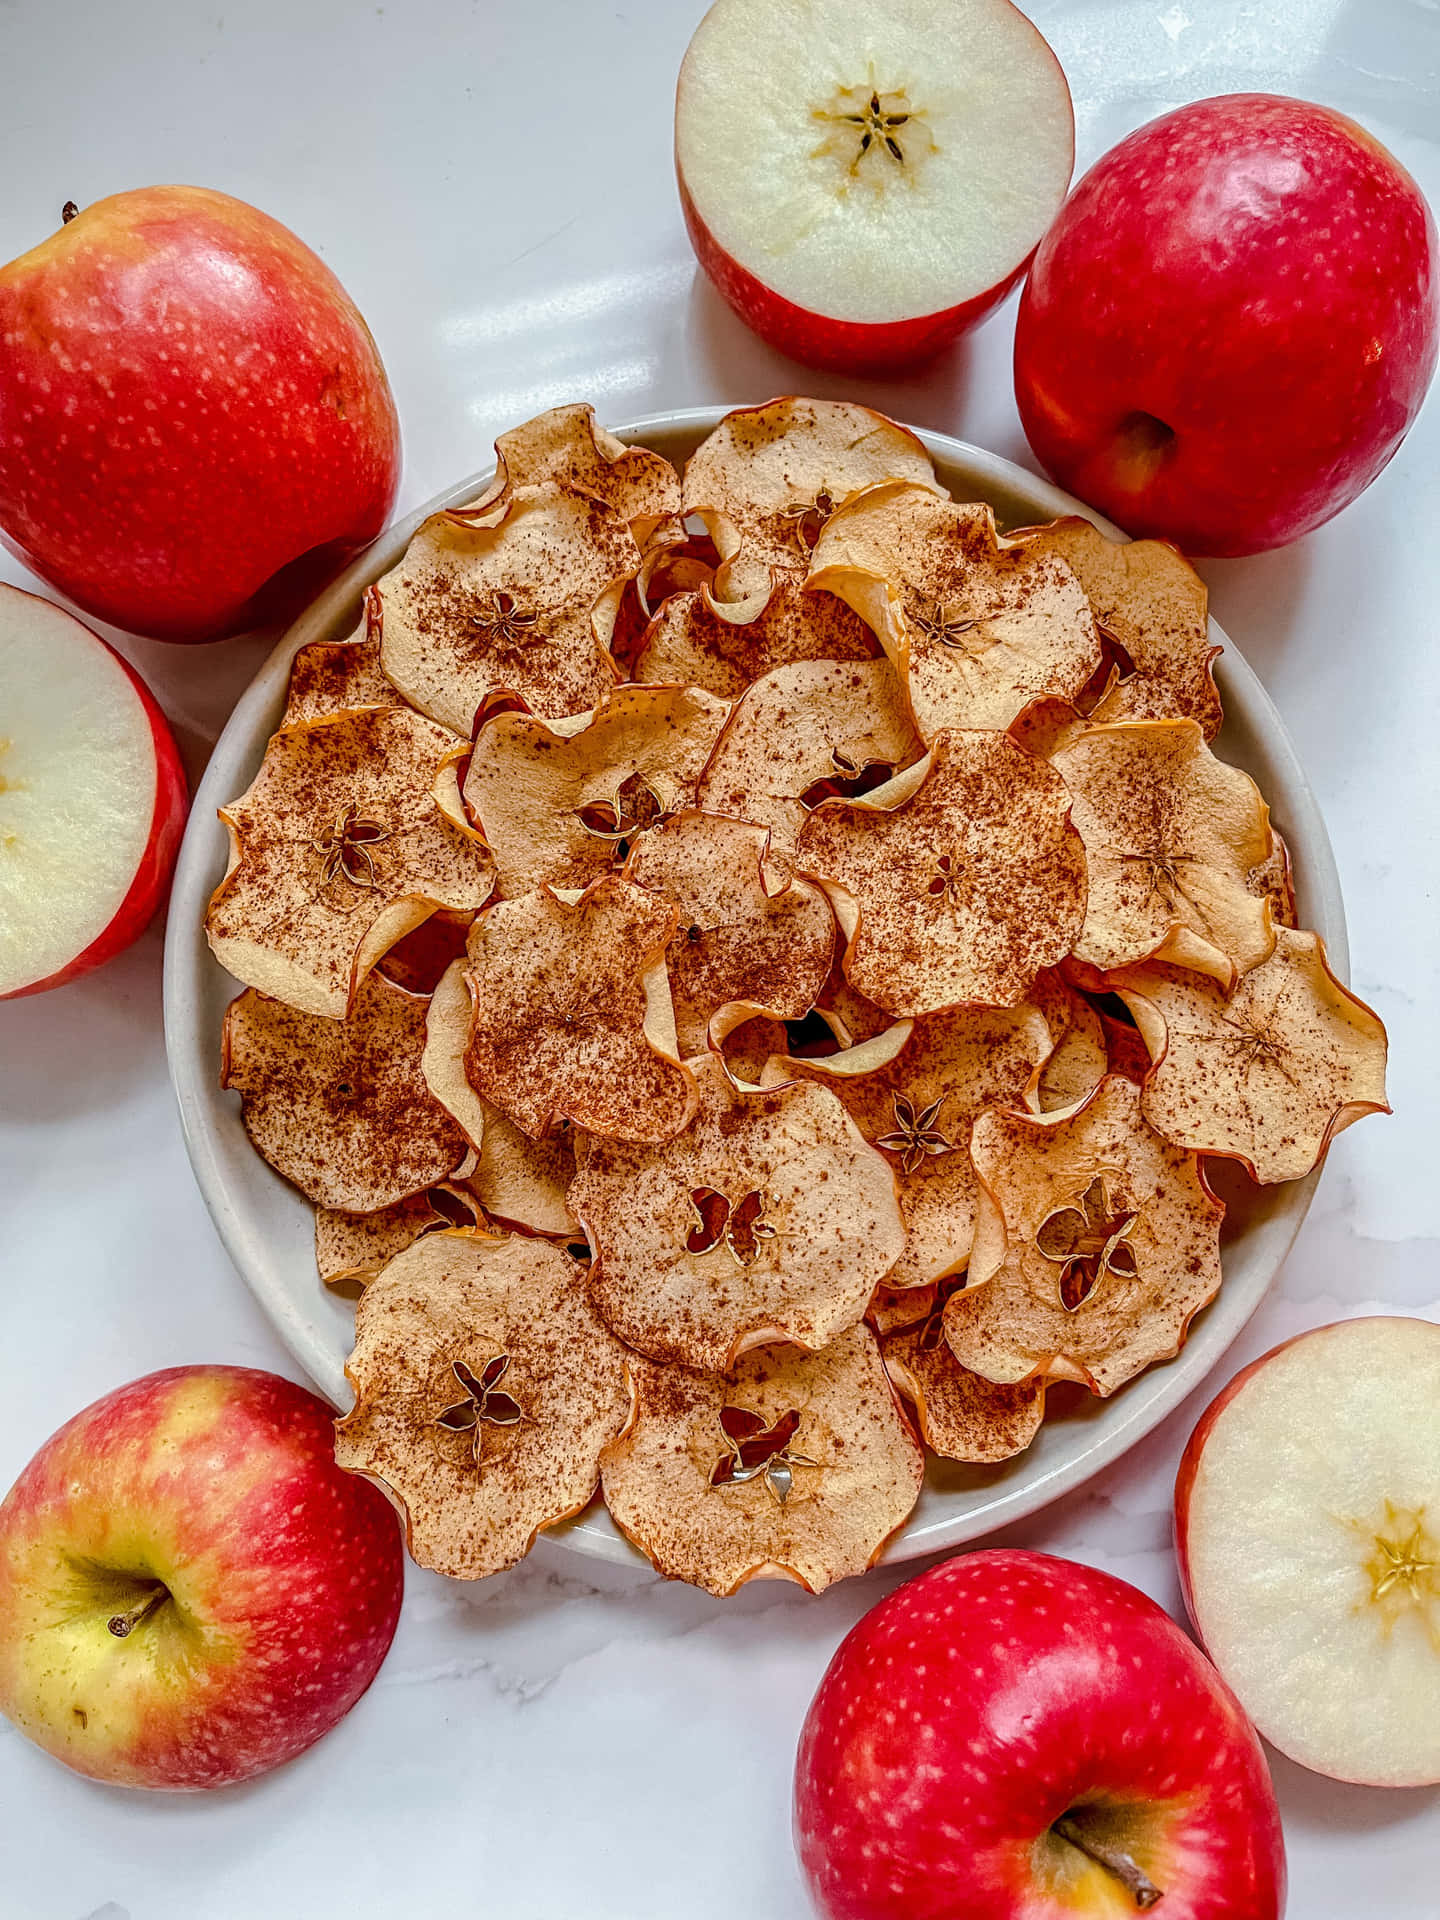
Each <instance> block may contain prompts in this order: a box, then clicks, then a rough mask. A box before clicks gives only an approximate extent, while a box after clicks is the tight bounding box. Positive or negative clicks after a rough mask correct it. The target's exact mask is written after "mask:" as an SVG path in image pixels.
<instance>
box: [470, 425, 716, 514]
mask: <svg viewBox="0 0 1440 1920" xmlns="http://www.w3.org/2000/svg"><path fill="white" fill-rule="evenodd" d="M546 480H553V481H558V482H559V484H560V485H562V486H565V487H569V488H571V489H572V490H573V491H574V492H577V493H589V494H593V495H594V496H595V498H596V499H597V500H603V501H604V502H605V504H606V506H607V507H610V508H612V509H613V511H614V512H615V513H617V514H618V515H619V516H620V518H621V519H622V520H626V521H628V522H629V523H630V531H631V532H632V533H633V534H634V536H635V539H636V540H637V541H638V543H639V544H640V545H641V546H642V547H643V546H644V544H645V542H646V541H647V540H648V539H649V538H650V536H651V534H652V533H653V532H654V530H655V528H656V526H657V525H658V524H659V522H660V521H662V520H665V519H667V518H669V517H670V516H671V515H673V514H675V513H677V512H678V511H679V508H680V476H679V474H678V473H677V472H676V471H675V469H674V467H672V466H671V464H670V462H669V461H668V460H667V459H666V458H665V457H664V455H663V454H659V453H652V452H651V451H650V449H649V448H648V447H630V446H627V445H626V444H625V442H624V441H623V440H617V439H616V437H615V435H614V434H613V433H607V432H606V431H605V429H604V427H602V426H600V425H599V424H598V423H597V421H596V419H595V409H594V408H593V407H591V406H586V405H584V404H583V403H580V404H576V405H573V406H568V407H551V408H550V409H549V411H548V412H546V413H538V414H536V416H535V418H534V419H533V420H526V421H524V422H523V423H522V424H521V425H520V426H518V427H511V429H510V431H509V432H508V433H502V434H501V435H500V437H499V439H498V440H497V441H496V442H495V478H494V480H493V481H492V482H491V484H490V486H489V487H488V488H487V489H486V491H485V493H484V494H483V495H482V496H481V498H480V499H479V500H477V501H476V502H475V503H474V505H473V506H472V507H465V508H462V509H461V512H462V514H463V515H465V516H467V517H468V516H470V515H472V514H476V513H483V512H484V511H485V510H486V509H487V508H489V507H491V506H493V505H494V504H495V503H496V502H497V501H499V500H502V499H508V498H509V497H510V495H511V494H513V493H514V492H515V490H516V488H517V487H535V486H539V485H540V484H541V483H542V482H543V481H546Z"/></svg>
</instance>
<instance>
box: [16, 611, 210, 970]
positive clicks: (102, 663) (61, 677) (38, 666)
mask: <svg viewBox="0 0 1440 1920" xmlns="http://www.w3.org/2000/svg"><path fill="white" fill-rule="evenodd" d="M0 686H3V687H4V689H5V735H4V738H3V739H0V847H3V849H4V854H5V857H4V860H3V862H0V1000H10V999H18V998H19V997H20V996H21V995H24V994H29V993H43V992H45V991H46V990H47V989H48V988H50V987H60V986H64V985H65V983H66V982H67V981H69V980H74V979H76V978H77V977H78V976H79V975H80V974H82V973H89V972H90V970H91V969H92V968H94V967H98V966H102V965H103V964H104V963H105V962H106V961H107V960H111V959H113V958H114V957H115V955H116V954H117V953H119V952H121V951H122V949H124V948H125V947H128V946H129V945H130V943H131V941H132V940H136V939H138V938H139V936H140V935H141V934H142V933H143V932H144V931H145V928H146V927H147V926H148V925H149V923H150V921H151V920H152V919H153V918H154V915H155V913H156V911H157V910H158V908H159V906H160V902H161V901H162V900H163V899H164V897H165V892H166V889H167V888H168V886H169V884H170V875H171V872H172V870H173V868H174V865H175V856H176V854H177V853H178V852H179V850H180V837H181V835H182V833H183V832H184V830H185V814H186V810H187V808H188V806H189V793H188V790H187V788H186V784H185V769H184V767H183V766H182V765H181V763H180V754H179V751H178V749H177V748H176V745H175V740H174V736H173V735H172V734H171V732H170V729H169V727H168V725H167V724H166V721H165V716H164V714H163V713H162V712H161V711H160V708H159V707H158V706H157V704H156V702H155V698H154V696H153V694H152V693H151V692H150V689H149V688H148V687H147V686H146V685H145V683H144V681H143V680H142V679H141V678H140V676H139V674H138V673H136V671H135V669H134V668H133V667H132V666H131V665H130V663H129V662H128V661H127V660H123V659H122V658H121V657H120V655H119V654H118V653H116V651H115V649H114V648H113V647H111V646H108V645H107V644H106V642H105V641H103V640H102V639H101V638H100V636H99V634H98V633H92V632H91V631H90V629H89V627H87V626H84V625H82V624H81V622H80V621H78V620H76V619H75V618H74V617H73V615H71V614H68V613H66V612H65V611H64V610H63V608H60V607H57V606H53V605H52V604H51V602H50V601H48V600H42V599H40V598H39V596H38V595H37V594H33V593H22V592H21V591H20V589H19V588H18V587H11V586H6V585H4V584H3V583H0Z"/></svg>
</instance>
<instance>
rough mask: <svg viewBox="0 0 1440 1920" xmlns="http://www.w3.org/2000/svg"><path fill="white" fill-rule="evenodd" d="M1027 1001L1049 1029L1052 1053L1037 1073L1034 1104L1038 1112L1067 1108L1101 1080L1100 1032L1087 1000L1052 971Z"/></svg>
mask: <svg viewBox="0 0 1440 1920" xmlns="http://www.w3.org/2000/svg"><path fill="white" fill-rule="evenodd" d="M1030 997H1031V999H1032V1000H1033V1001H1034V1002H1035V1004H1036V1006H1038V1007H1039V1009H1040V1011H1041V1012H1042V1013H1043V1014H1044V1016H1045V1020H1046V1023H1047V1024H1048V1026H1049V1028H1050V1041H1051V1047H1052V1051H1051V1053H1050V1057H1049V1058H1048V1059H1047V1060H1046V1062H1045V1064H1044V1066H1043V1067H1042V1068H1041V1069H1040V1080H1039V1083H1038V1085H1037V1086H1036V1089H1035V1102H1034V1104H1035V1105H1036V1106H1037V1107H1038V1110H1039V1112H1041V1113H1053V1112H1054V1111H1055V1109H1056V1108H1057V1107H1072V1106H1074V1104H1075V1102H1076V1101H1077V1100H1083V1099H1084V1098H1085V1095H1086V1094H1087V1093H1092V1092H1093V1091H1094V1090H1095V1088H1096V1087H1098V1086H1099V1084H1100V1082H1101V1081H1102V1080H1103V1079H1104V1078H1105V1072H1106V1064H1107V1056H1106V1051H1105V1030H1104V1028H1103V1027H1102V1026H1101V1023H1100V1016H1099V1014H1098V1013H1097V1012H1096V1011H1095V1009H1094V1007H1092V1006H1091V1004H1090V1002H1089V1001H1088V1000H1086V999H1084V998H1082V996H1081V995H1080V994H1078V993H1077V992H1076V991H1075V989H1074V988H1073V987H1072V986H1071V985H1070V984H1069V982H1068V981H1067V980H1065V979H1064V978H1063V976H1062V975H1061V974H1059V973H1056V972H1050V973H1042V974H1041V975H1040V977H1039V979H1038V980H1037V981H1036V982H1035V984H1034V986H1033V987H1032V988H1031V989H1030Z"/></svg>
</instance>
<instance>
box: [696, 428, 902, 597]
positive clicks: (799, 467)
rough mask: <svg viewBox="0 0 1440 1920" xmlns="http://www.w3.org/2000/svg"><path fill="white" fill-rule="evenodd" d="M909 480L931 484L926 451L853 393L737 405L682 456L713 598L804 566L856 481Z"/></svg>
mask: <svg viewBox="0 0 1440 1920" xmlns="http://www.w3.org/2000/svg"><path fill="white" fill-rule="evenodd" d="M877 480H911V481H915V482H917V483H918V484H919V485H920V486H922V487H927V488H936V490H937V491H938V486H937V483H936V480H935V469H934V467H933V466H932V465H931V461H930V456H929V454H928V453H926V451H925V449H924V447H922V446H921V444H920V442H919V441H918V440H917V439H916V438H915V435H914V434H913V433H910V432H908V431H907V430H906V429H905V428H904V427H897V426H896V424H895V422H894V421H893V420H887V419H886V417H885V415H884V414H883V413H875V412H873V411H872V410H871V408H869V407H862V406H858V405H856V404H855V402H853V401H850V400H800V399H793V398H789V399H782V400H771V401H769V402H768V403H767V404H766V405H765V406H763V407H737V408H736V410H735V411H734V412H733V413H728V414H726V416H725V418H724V419H723V420H722V421H721V422H720V425H719V426H718V427H716V429H715V431H714V432H713V433H712V434H711V435H710V436H709V438H708V439H707V440H704V441H702V442H701V444H700V445H699V446H698V447H697V448H696V449H695V451H694V453H692V454H691V456H690V458H689V460H688V461H687V462H686V463H685V481H684V487H683V491H682V508H683V511H684V512H685V513H686V514H694V515H698V517H699V518H700V519H701V520H702V521H703V522H704V524H705V528H706V531H707V532H708V533H709V534H710V537H711V539H712V540H713V541H714V542H715V547H716V551H717V552H718V554H719V556H720V562H721V564H720V568H719V571H718V572H717V573H716V576H715V586H714V593H715V598H716V599H717V600H747V599H750V598H752V597H755V596H763V595H764V594H767V593H768V592H769V591H770V588H771V585H772V583H773V581H774V579H775V578H776V577H777V576H778V575H780V574H784V573H791V574H796V575H799V576H802V577H803V575H804V574H805V572H806V571H807V569H808V568H809V565H810V553H811V549H812V548H813V547H814V545H815V542H816V540H817V539H818V538H819V534H820V529H821V527H822V526H823V525H824V524H825V519H826V516H827V515H828V514H830V513H832V512H833V511H834V509H835V508H836V507H838V506H839V505H840V503H841V502H842V501H843V500H844V499H846V498H847V497H848V496H849V495H850V494H852V493H854V492H856V491H857V489H859V488H860V487H868V486H871V485H873V483H874V482H875V481H877ZM757 604H758V600H757Z"/></svg>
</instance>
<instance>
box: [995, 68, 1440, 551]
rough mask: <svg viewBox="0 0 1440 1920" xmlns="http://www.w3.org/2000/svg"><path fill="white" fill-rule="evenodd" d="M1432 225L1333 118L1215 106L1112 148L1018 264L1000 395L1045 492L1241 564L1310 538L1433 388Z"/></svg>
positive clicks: (1273, 107) (1414, 193)
mask: <svg viewBox="0 0 1440 1920" xmlns="http://www.w3.org/2000/svg"><path fill="white" fill-rule="evenodd" d="M1437 296H1440V261H1437V242H1436V232H1435V222H1434V220H1433V219H1432V218H1431V215H1430V210H1429V208H1428V207H1427V206H1426V204H1425V200H1424V196H1423V195H1422V194H1421V192H1420V189H1419V188H1418V187H1417V186H1416V184H1415V182H1414V181H1413V180H1412V179H1411V178H1410V176H1409V174H1408V173H1406V171H1405V169H1404V168H1403V167H1402V166H1401V165H1400V164H1399V162H1398V161H1396V160H1395V159H1394V158H1393V156H1392V155H1390V154H1389V153H1387V152H1386V151H1385V149H1384V147H1382V146H1381V145H1380V143H1379V142H1378V141H1377V140H1375V139H1373V138H1372V137H1371V136H1370V135H1369V134H1368V133H1367V132H1366V131H1365V129H1364V128H1363V127H1359V126H1356V124H1355V123H1354V121H1353V120H1347V119H1346V118H1345V116H1344V115H1343V114H1340V113H1335V112H1333V111H1332V110H1331V109H1330V108H1329V107H1317V106H1312V105H1310V104H1309V103H1308V102H1306V101H1303V100H1285V99H1279V98H1276V97H1275V96H1273V95H1269V94H1257V93H1246V94H1227V95H1225V96H1223V97H1222V98H1220V99H1216V100H1201V101H1197V102H1196V103H1195V105H1193V106H1188V107H1181V108H1180V109H1179V110H1178V111H1177V112H1175V113H1167V114H1165V115H1163V116H1162V117H1161V118H1160V119H1158V120H1152V121H1151V122H1150V124H1149V125H1148V126H1145V127H1141V128H1140V130H1139V132H1138V133H1132V134H1131V135H1130V137H1129V139H1128V140H1122V141H1121V142H1120V144H1119V146H1118V147H1115V148H1114V149H1113V150H1112V151H1111V152H1110V153H1107V154H1106V155H1105V157H1104V158H1103V159H1102V160H1100V161H1098V162H1097V163H1096V165H1095V166H1093V167H1092V168H1091V169H1090V171H1089V173H1087V174H1086V175H1085V177H1084V179H1083V180H1082V181H1081V182H1080V184H1079V186H1078V187H1076V189H1075V191H1074V193H1072V194H1071V196H1070V199H1069V201H1068V202H1067V204H1066V207H1065V210H1064V212H1063V213H1062V214H1061V216H1060V218H1059V219H1058V220H1057V221H1056V222H1055V225H1054V226H1053V227H1052V228H1051V229H1050V232H1049V233H1048V234H1047V235H1046V237H1045V239H1044V240H1043V242H1042V243H1041V245H1040V249H1039V251H1038V252H1037V253H1036V255H1035V262H1034V265H1033V266H1032V268H1031V270H1030V278H1029V280H1028V282H1027V283H1026V287H1025V292H1024V295H1023V297H1022V299H1021V302H1020V313H1019V318H1018V321H1017V324H1016V331H1015V397H1016V399H1017V401H1018V402H1019V406H1020V417H1021V419H1022V420H1023V422H1024V425H1025V431H1026V433H1027V434H1028V435H1029V438H1030V444H1031V446H1032V447H1033V448H1034V449H1035V452H1036V454H1037V455H1038V456H1039V458H1040V460H1041V462H1042V463H1043V465H1044V466H1045V467H1046V469H1047V470H1048V471H1049V472H1050V473H1051V474H1053V476H1054V477H1055V479H1057V480H1058V481H1059V482H1060V484H1061V485H1062V486H1064V487H1068V488H1069V489H1070V490H1071V491H1072V492H1074V493H1078V494H1079V495H1080V496H1081V498H1082V499H1085V500H1088V501H1090V503H1091V504H1092V505H1093V506H1096V507H1099V508H1100V509H1101V510H1102V511H1103V512H1105V513H1107V514H1109V515H1110V517H1111V518H1112V519H1114V520H1118V521H1119V523H1120V525H1121V526H1122V527H1124V528H1126V530H1127V531H1128V532H1130V533H1133V534H1157V535H1160V536H1162V537H1164V538H1166V539H1169V540H1173V541H1175V542H1177V543H1178V544H1179V545H1180V546H1181V547H1183V548H1184V549H1185V550H1186V552H1188V553H1198V554H1239V553H1259V552H1261V551H1263V550H1264V549H1265V548H1267V547H1278V546H1282V545H1283V544H1284V543H1285V542H1286V541H1288V540H1296V539H1298V538H1299V537H1300V535H1301V534H1303V533H1308V532H1310V531H1311V529H1312V528H1314V527H1318V526H1320V525H1322V524H1323V523H1324V522H1325V521H1326V520H1328V519H1330V518H1331V516H1332V515H1333V514H1336V513H1338V512H1339V511H1340V509H1341V508H1342V507H1344V506H1346V505H1348V503H1349V502H1350V501H1351V500H1353V499H1354V498H1355V496H1356V495H1357V494H1359V493H1361V492H1363V491H1364V489H1365V488H1366V487H1368V486H1369V484H1370V482H1371V481H1372V480H1373V479H1374V478H1375V476H1376V474H1377V473H1379V471H1380V470H1381V468H1382V467H1383V466H1384V465H1385V463H1386V461H1387V460H1389V458H1390V456H1391V455H1392V454H1393V453H1394V452H1395V449H1396V448H1397V447H1398V446H1399V445H1400V442H1401V441H1402V440H1403V439H1404V437H1405V434H1406V431H1407V430H1408V428H1409V426H1410V424H1411V422H1412V421H1413V420H1414V418H1415V416H1416V414H1417V413H1418V412H1419V410H1420V403H1421V401H1422V400H1423V399H1424V397H1425V390H1426V388H1427V387H1428V386H1429V384H1430V377H1431V375H1432V374H1433V373H1434V371H1435V358H1436V338H1437V317H1436V308H1437Z"/></svg>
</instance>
